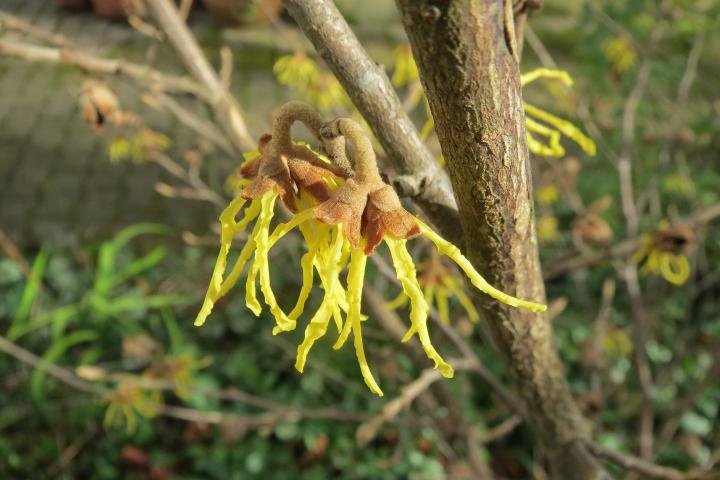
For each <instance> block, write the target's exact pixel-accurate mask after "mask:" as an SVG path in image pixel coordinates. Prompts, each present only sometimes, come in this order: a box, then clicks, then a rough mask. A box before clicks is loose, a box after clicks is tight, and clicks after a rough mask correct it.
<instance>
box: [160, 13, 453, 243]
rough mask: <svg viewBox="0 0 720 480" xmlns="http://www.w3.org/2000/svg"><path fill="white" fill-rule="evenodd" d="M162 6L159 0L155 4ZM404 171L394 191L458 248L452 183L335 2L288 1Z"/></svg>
mask: <svg viewBox="0 0 720 480" xmlns="http://www.w3.org/2000/svg"><path fill="white" fill-rule="evenodd" d="M155 1H157V0H155ZM283 5H284V6H285V7H286V8H287V10H288V12H289V13H290V15H291V16H292V17H293V18H294V19H295V21H296V22H297V24H298V25H299V26H300V28H301V29H302V30H303V31H304V32H305V36H306V37H307V38H308V39H309V40H310V41H311V42H312V44H313V45H314V46H315V49H316V50H317V52H318V53H319V54H320V56H321V57H322V58H323V60H325V63H326V64H327V65H328V66H329V67H330V69H331V70H332V71H333V73H334V74H335V76H336V77H337V79H338V80H339V81H340V83H341V84H342V86H343V87H344V88H345V90H346V91H347V93H348V95H349V96H350V98H351V99H352V101H353V103H354V104H355V106H356V107H357V109H358V110H359V111H360V113H361V114H362V115H363V117H364V118H365V119H366V120H367V122H368V124H369V125H370V128H372V130H373V132H374V133H375V135H376V136H377V138H378V140H380V143H381V145H382V147H383V149H384V150H385V152H386V153H387V155H388V157H389V158H390V159H391V161H392V162H393V164H394V166H395V167H396V168H397V169H398V171H399V172H400V174H401V175H400V177H397V178H396V179H394V182H393V183H394V186H395V187H396V189H398V190H399V191H400V192H401V193H402V194H404V195H407V196H411V197H413V199H414V200H415V201H416V202H417V203H418V204H419V205H420V206H421V207H422V209H423V211H424V212H425V213H426V214H427V216H428V217H429V218H430V220H431V221H432V222H433V223H434V224H435V225H436V226H437V227H438V228H439V229H440V231H441V232H442V233H443V234H444V235H445V236H446V237H448V239H449V240H451V241H453V242H454V243H459V241H460V239H461V229H460V222H459V220H458V213H457V206H456V203H455V198H454V197H453V193H452V189H451V187H450V182H449V180H448V177H447V174H446V173H445V171H444V170H443V169H442V168H440V165H439V164H438V162H437V161H436V160H435V158H433V156H432V154H431V153H430V151H429V150H428V149H427V147H425V145H424V144H423V142H422V140H421V139H420V136H419V134H418V132H417V129H416V128H415V126H414V125H413V123H412V121H411V120H410V118H409V117H408V116H407V114H406V113H405V112H404V110H403V107H402V104H401V102H400V99H399V98H398V96H397V93H396V92H395V90H394V89H393V87H392V85H391V84H390V80H389V79H388V78H387V75H386V74H385V72H384V71H383V70H382V68H381V67H380V66H379V65H378V64H377V63H376V62H374V61H373V60H372V59H371V58H370V57H369V56H368V55H367V53H366V52H365V50H364V49H363V47H362V45H360V42H358V40H357V38H356V37H355V34H354V33H353V32H352V30H351V29H350V27H349V26H348V24H347V22H346V21H345V19H344V18H343V17H342V15H341V14H340V12H338V10H337V8H336V7H335V5H334V4H333V2H332V1H331V0H316V1H312V2H309V1H305V0H283Z"/></svg>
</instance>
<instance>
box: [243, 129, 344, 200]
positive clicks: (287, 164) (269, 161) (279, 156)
mask: <svg viewBox="0 0 720 480" xmlns="http://www.w3.org/2000/svg"><path fill="white" fill-rule="evenodd" d="M258 151H259V152H260V156H259V157H258V158H256V159H255V160H253V161H251V162H249V163H248V164H246V165H245V166H244V167H242V168H241V169H240V175H241V176H242V177H243V178H248V179H253V180H254V181H253V182H252V183H251V184H250V185H248V186H247V187H245V189H244V190H243V191H242V193H241V194H240V195H241V196H242V197H243V198H246V199H248V200H251V199H255V198H259V197H261V196H262V195H264V194H265V193H267V192H268V191H269V190H271V189H275V191H276V192H277V193H278V195H280V198H281V199H282V201H283V203H284V204H285V206H287V207H288V208H289V209H290V210H291V211H292V212H297V210H298V209H297V204H296V202H295V198H296V197H297V196H298V195H299V194H300V191H301V190H305V191H306V192H307V193H309V194H310V195H312V197H313V198H315V200H317V201H318V202H324V201H326V200H328V199H329V198H330V190H329V189H328V187H327V184H326V183H325V179H326V178H330V177H333V176H341V175H340V172H338V170H337V168H335V167H334V166H333V165H331V164H329V163H326V162H323V161H322V160H321V159H320V158H319V157H318V156H317V155H316V154H315V153H313V151H312V150H310V149H309V148H308V147H306V146H304V145H294V144H293V145H290V146H289V147H286V148H282V149H279V148H277V146H276V145H274V143H273V142H272V136H271V135H270V134H265V135H263V136H262V137H260V141H259V142H258Z"/></svg>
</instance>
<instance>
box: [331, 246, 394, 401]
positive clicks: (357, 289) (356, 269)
mask: <svg viewBox="0 0 720 480" xmlns="http://www.w3.org/2000/svg"><path fill="white" fill-rule="evenodd" d="M366 262H367V256H366V255H365V253H364V252H363V249H362V248H360V249H353V251H352V254H351V258H350V266H349V267H348V301H349V303H350V310H349V311H348V315H347V322H346V324H350V325H352V331H353V337H354V345H355V355H356V356H357V359H358V363H359V364H360V372H361V373H362V376H363V379H364V380H365V384H366V385H367V386H368V388H369V389H370V391H371V392H373V393H376V394H377V395H379V396H381V397H382V396H383V392H382V390H381V389H380V386H379V385H378V384H377V382H376V381H375V378H374V377H373V374H372V372H371V371H370V366H369V365H368V362H367V358H365V349H364V347H363V339H362V327H361V325H360V308H361V304H362V289H363V280H364V278H365V265H366ZM343 330H344V329H343ZM344 342H345V340H344V339H342V338H341V339H338V342H337V343H336V344H335V346H334V347H333V348H340V346H342V344H343V343H344Z"/></svg>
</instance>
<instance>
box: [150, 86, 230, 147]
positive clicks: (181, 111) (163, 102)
mask: <svg viewBox="0 0 720 480" xmlns="http://www.w3.org/2000/svg"><path fill="white" fill-rule="evenodd" d="M153 100H156V101H157V102H158V104H159V105H160V106H162V107H164V108H166V109H167V110H168V111H169V112H170V113H172V114H173V115H175V117H176V118H177V119H178V120H179V121H180V122H182V124H183V125H185V126H187V127H189V128H191V129H192V130H194V131H195V132H197V133H198V134H199V135H201V136H203V137H205V138H206V139H208V140H209V141H211V142H212V143H213V144H215V145H216V146H217V147H218V148H220V149H221V150H222V151H224V152H225V153H227V154H232V153H233V150H232V147H231V145H230V144H229V143H228V142H227V140H226V139H225V137H224V136H223V134H222V133H221V132H220V131H219V130H218V128H217V127H216V126H215V125H214V124H212V123H210V122H208V121H207V120H205V119H203V118H201V117H199V116H197V115H195V114H194V113H192V112H191V111H189V110H187V109H186V108H185V107H183V106H182V105H180V104H179V103H178V102H177V101H176V100H175V99H174V98H172V97H170V96H169V95H165V94H164V93H162V92H160V91H156V92H153Z"/></svg>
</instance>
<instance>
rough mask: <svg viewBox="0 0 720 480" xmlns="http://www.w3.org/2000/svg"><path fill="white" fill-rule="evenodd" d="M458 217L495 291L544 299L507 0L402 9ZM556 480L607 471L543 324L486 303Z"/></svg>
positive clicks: (405, 2) (427, 0) (421, 1)
mask: <svg viewBox="0 0 720 480" xmlns="http://www.w3.org/2000/svg"><path fill="white" fill-rule="evenodd" d="M398 5H399V8H400V11H401V14H402V21H403V24H404V26H405V29H406V31H407V33H408V36H409V38H410V42H411V45H412V49H413V54H414V55H415V58H416V60H417V63H418V67H419V69H420V74H421V80H422V83H423V86H424V88H425V91H426V93H427V96H428V99H429V101H430V107H431V109H432V113H433V117H434V118H435V125H436V130H437V134H438V137H439V139H440V144H441V146H442V150H443V154H444V155H445V158H446V160H447V168H448V172H449V174H450V180H451V182H452V186H453V189H454V193H455V197H456V199H457V204H458V207H459V211H460V218H461V224H462V227H463V231H464V236H465V247H466V248H465V249H464V250H465V253H466V254H467V255H468V257H469V258H470V260H471V261H472V262H473V264H474V265H475V267H476V268H478V270H479V271H480V272H481V273H482V274H483V275H484V276H485V277H486V278H487V279H488V280H489V281H490V282H491V283H492V284H493V285H495V286H496V287H498V288H500V289H502V290H503V291H506V292H508V293H512V294H514V295H516V296H518V297H520V298H526V299H530V300H534V301H538V302H544V301H545V290H544V286H543V279H542V275H541V271H540V263H539V259H538V248H537V239H536V235H535V225H534V223H535V222H534V214H533V201H532V185H531V179H530V166H529V154H528V150H527V144H526V140H525V124H524V119H525V114H524V110H523V103H522V96H521V90H520V79H519V69H518V64H517V61H516V59H515V58H516V52H515V46H514V44H513V42H512V39H513V29H512V28H511V27H512V22H513V17H512V10H511V9H505V6H507V4H504V2H503V1H502V0H475V1H472V0H455V1H441V0H398ZM477 302H478V303H479V305H480V306H481V308H482V309H483V311H484V313H485V319H486V321H487V322H488V327H489V330H490V331H491V334H492V336H493V340H494V341H495V343H496V345H497V346H498V348H499V350H500V351H501V352H502V354H503V356H504V359H505V361H506V363H507V365H508V368H509V370H510V372H511V373H512V375H513V377H514V379H515V381H516V384H517V387H518V391H519V392H520V394H521V395H522V398H523V400H524V402H525V403H526V405H527V407H528V408H527V411H528V414H529V420H530V424H531V426H532V428H533V430H534V432H535V434H536V436H537V439H538V441H539V443H540V445H541V446H542V448H543V450H544V452H545V453H546V454H547V458H548V462H549V465H550V467H551V471H552V473H553V476H554V478H563V479H573V480H579V479H595V478H604V477H605V475H606V474H605V473H604V471H603V469H602V468H601V467H600V466H599V464H598V462H597V461H596V460H595V458H594V456H593V455H592V454H591V453H590V452H588V451H587V449H586V447H585V445H584V441H583V440H584V439H586V438H587V437H588V435H589V433H588V430H587V428H586V426H585V424H584V421H583V418H582V416H581V414H580V412H579V410H578V408H577V406H576V405H575V402H574V401H573V398H572V396H571V394H570V390H569V387H568V384H567V382H566V380H565V374H564V371H563V368H562V364H561V362H560V360H559V358H558V355H557V351H556V348H555V345H554V341H553V335H552V326H551V324H550V322H549V320H548V319H547V318H546V317H545V316H544V315H538V314H533V313H530V312H527V311H524V310H520V309H516V308H512V307H509V306H507V305H503V304H501V303H499V302H497V301H494V300H491V299H490V298H489V297H487V296H484V295H478V298H477Z"/></svg>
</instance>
